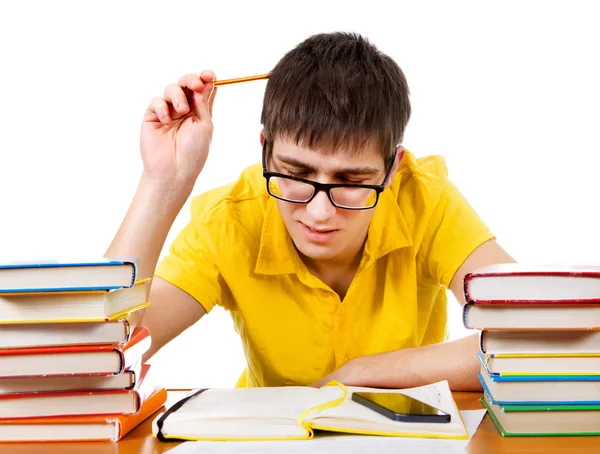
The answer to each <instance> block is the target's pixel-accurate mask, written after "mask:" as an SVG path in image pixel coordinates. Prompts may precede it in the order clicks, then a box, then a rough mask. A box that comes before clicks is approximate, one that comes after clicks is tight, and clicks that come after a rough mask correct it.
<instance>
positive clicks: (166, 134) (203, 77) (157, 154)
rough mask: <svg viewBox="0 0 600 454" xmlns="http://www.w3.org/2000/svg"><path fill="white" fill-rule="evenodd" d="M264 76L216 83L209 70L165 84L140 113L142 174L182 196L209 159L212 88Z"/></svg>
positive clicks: (213, 90)
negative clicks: (141, 114) (161, 92)
mask: <svg viewBox="0 0 600 454" xmlns="http://www.w3.org/2000/svg"><path fill="white" fill-rule="evenodd" d="M267 77H269V74H263V75H260V76H251V77H242V78H238V79H226V80H216V76H215V74H214V73H213V72H212V71H203V72H202V73H200V75H198V74H187V75H185V76H183V77H181V78H180V79H179V81H178V82H177V83H172V84H169V85H167V87H166V88H165V90H164V93H163V96H162V97H156V98H154V99H153V100H152V101H151V102H150V104H149V105H148V107H147V109H146V112H145V114H144V119H143V123H142V132H141V137H140V148H141V154H142V160H143V162H144V175H145V176H146V177H147V178H148V179H150V181H151V182H152V184H153V185H154V183H155V182H158V185H159V186H160V187H166V188H169V190H170V191H173V192H174V193H173V194H171V195H172V196H173V197H177V198H182V197H186V198H187V196H188V195H189V192H190V191H191V189H192V188H193V186H194V183H195V181H196V179H197V178H198V175H199V174H200V172H201V171H202V168H203V167H204V164H205V162H206V158H207V156H208V151H209V148H210V143H211V140H212V134H213V123H212V106H213V102H214V99H215V95H216V91H217V90H216V87H217V86H221V85H231V84H235V83H241V82H247V81H253V80H261V79H266V78H267Z"/></svg>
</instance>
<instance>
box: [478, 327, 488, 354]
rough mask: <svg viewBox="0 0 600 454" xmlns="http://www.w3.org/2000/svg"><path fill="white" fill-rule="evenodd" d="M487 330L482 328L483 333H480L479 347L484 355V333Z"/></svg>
mask: <svg viewBox="0 0 600 454" xmlns="http://www.w3.org/2000/svg"><path fill="white" fill-rule="evenodd" d="M486 332H487V331H486V330H481V333H480V334H479V349H480V350H481V353H483V354H484V355H485V343H484V334H485V333H486ZM486 337H487V336H486Z"/></svg>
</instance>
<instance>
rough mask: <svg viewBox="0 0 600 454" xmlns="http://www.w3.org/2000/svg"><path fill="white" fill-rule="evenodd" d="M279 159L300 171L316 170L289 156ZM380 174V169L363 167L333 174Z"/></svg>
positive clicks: (337, 170) (342, 169)
mask: <svg viewBox="0 0 600 454" xmlns="http://www.w3.org/2000/svg"><path fill="white" fill-rule="evenodd" d="M277 159H278V160H279V161H281V162H283V163H285V164H288V165H290V166H294V167H297V168H299V169H306V170H310V171H312V172H314V171H315V170H316V169H315V168H314V167H311V166H309V165H308V164H305V163H304V162H302V161H298V160H297V159H294V158H291V157H288V156H277ZM379 172H380V169H377V168H375V167H369V166H362V167H346V168H340V169H336V170H335V171H334V172H333V173H336V174H345V175H373V174H376V173H379Z"/></svg>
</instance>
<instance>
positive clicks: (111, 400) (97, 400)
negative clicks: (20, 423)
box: [0, 366, 154, 425]
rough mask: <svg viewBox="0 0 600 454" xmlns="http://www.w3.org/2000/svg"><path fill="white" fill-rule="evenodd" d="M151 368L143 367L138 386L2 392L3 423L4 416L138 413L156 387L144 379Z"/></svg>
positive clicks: (0, 403) (0, 414)
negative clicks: (19, 392) (105, 389)
mask: <svg viewBox="0 0 600 454" xmlns="http://www.w3.org/2000/svg"><path fill="white" fill-rule="evenodd" d="M148 369H149V366H146V367H144V369H143V371H142V373H141V375H142V376H141V378H140V384H139V385H138V387H137V388H136V389H120V390H111V391H76V392H71V391H68V392H41V393H22V394H5V395H0V425H1V424H3V421H2V420H3V419H24V418H51V417H57V416H60V417H64V416H82V415H88V416H89V415H131V414H134V413H137V412H138V411H139V410H140V408H141V404H142V402H143V401H144V400H145V399H146V397H147V396H148V395H150V394H151V393H152V392H153V391H154V387H153V386H152V385H151V384H150V383H144V381H145V380H144V378H145V377H146V375H147V371H148Z"/></svg>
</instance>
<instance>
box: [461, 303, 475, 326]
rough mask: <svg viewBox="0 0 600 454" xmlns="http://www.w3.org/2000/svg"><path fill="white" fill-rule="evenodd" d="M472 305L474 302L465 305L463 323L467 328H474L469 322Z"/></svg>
mask: <svg viewBox="0 0 600 454" xmlns="http://www.w3.org/2000/svg"><path fill="white" fill-rule="evenodd" d="M472 305H473V303H467V304H465V305H464V306H463V325H464V327H465V328H467V329H473V327H472V326H469V324H468V323H467V313H468V312H469V309H470V308H471V306H472Z"/></svg>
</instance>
